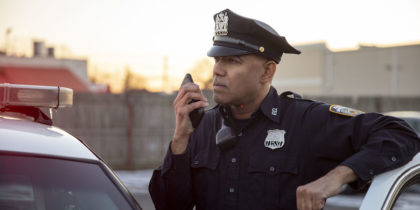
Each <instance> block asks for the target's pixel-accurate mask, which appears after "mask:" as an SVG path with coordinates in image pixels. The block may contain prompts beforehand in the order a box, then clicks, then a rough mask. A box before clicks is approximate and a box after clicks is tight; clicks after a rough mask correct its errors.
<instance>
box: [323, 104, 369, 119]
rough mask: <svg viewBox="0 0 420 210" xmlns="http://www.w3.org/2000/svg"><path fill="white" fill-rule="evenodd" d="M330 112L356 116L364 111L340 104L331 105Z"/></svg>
mask: <svg viewBox="0 0 420 210" xmlns="http://www.w3.org/2000/svg"><path fill="white" fill-rule="evenodd" d="M330 112H332V113H336V114H340V115H344V116H350V117H354V116H357V115H359V114H363V113H364V112H362V111H360V110H357V109H353V108H349V107H345V106H340V105H331V106H330Z"/></svg>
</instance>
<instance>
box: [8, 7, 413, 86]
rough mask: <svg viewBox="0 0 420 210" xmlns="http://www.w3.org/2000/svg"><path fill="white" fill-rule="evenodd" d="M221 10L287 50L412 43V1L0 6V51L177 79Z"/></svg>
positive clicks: (200, 52)
mask: <svg viewBox="0 0 420 210" xmlns="http://www.w3.org/2000/svg"><path fill="white" fill-rule="evenodd" d="M226 8H229V9H231V10H232V11H234V12H236V13H238V14H240V15H243V16H247V17H251V18H254V19H258V20H261V21H263V22H266V23H268V24H269V25H271V26H272V27H273V28H274V29H276V30H277V32H278V33H279V34H280V35H283V36H285V37H286V38H287V40H288V41H289V42H290V43H292V44H293V45H298V46H299V45H302V44H306V43H314V42H319V41H324V42H326V43H327V44H328V46H329V47H330V48H331V49H332V50H341V49H346V48H355V47H357V45H358V44H359V43H364V44H374V45H392V44H399V43H407V42H419V41H420V1H417V0H398V1H396V0H393V1H390V0H351V1H343V0H317V1H314V0H254V1H247V0H232V1H228V0H213V1H200V0H72V1H68V0H0V50H1V49H4V46H5V40H6V30H7V29H8V28H12V32H11V33H10V35H9V42H8V43H11V46H9V48H8V49H9V50H13V51H15V52H17V54H18V55H19V54H26V55H31V54H32V53H31V52H32V43H31V42H32V40H33V39H36V40H44V41H45V42H46V44H47V45H51V46H54V47H56V49H57V50H56V51H58V52H60V53H61V55H63V56H73V57H81V58H87V59H88V63H89V66H88V71H92V69H93V68H96V69H99V70H103V71H111V72H113V71H114V72H115V71H122V70H123V69H124V68H125V67H127V66H128V67H130V69H132V70H133V71H134V72H137V73H140V74H142V75H145V76H150V77H158V76H160V75H161V74H162V69H163V59H164V57H165V56H167V57H168V73H169V76H170V77H179V78H182V76H183V74H185V72H187V71H188V70H189V69H191V68H192V66H193V65H194V63H196V62H197V61H198V60H200V59H202V58H205V57H206V52H207V51H208V49H209V48H210V46H211V44H212V41H211V40H212V36H213V33H214V32H213V28H214V22H213V15H214V14H215V13H217V12H219V11H222V10H224V9H226Z"/></svg>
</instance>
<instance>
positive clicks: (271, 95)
mask: <svg viewBox="0 0 420 210" xmlns="http://www.w3.org/2000/svg"><path fill="white" fill-rule="evenodd" d="M260 110H261V112H262V113H263V114H264V115H265V116H266V117H267V118H269V119H271V120H272V121H274V122H277V123H280V101H279V96H278V94H277V91H276V89H274V88H273V87H270V91H268V94H267V96H266V97H265V98H264V100H263V102H262V103H261V106H260Z"/></svg>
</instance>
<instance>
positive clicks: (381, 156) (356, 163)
mask: <svg viewBox="0 0 420 210" xmlns="http://www.w3.org/2000/svg"><path fill="white" fill-rule="evenodd" d="M355 123H357V124H356V125H355V126H354V127H355V128H354V136H353V138H352V143H353V145H355V146H356V147H355V148H356V149H357V153H355V154H354V155H352V156H350V157H349V158H347V159H346V160H344V161H343V162H342V163H341V165H345V166H348V167H350V168H351V169H353V171H354V172H355V173H356V175H357V176H358V177H359V178H360V179H361V180H362V181H368V180H371V179H372V178H373V176H375V175H378V174H380V173H383V172H385V171H388V170H391V169H394V168H397V167H400V166H402V165H404V164H406V163H407V162H409V161H410V160H411V159H412V158H413V157H414V155H415V154H417V153H418V152H419V149H420V145H419V144H420V140H419V137H418V136H417V134H416V133H415V132H414V131H413V130H412V128H411V127H410V126H409V125H408V124H407V123H406V122H405V121H403V120H401V119H398V118H394V117H389V116H383V115H380V114H377V113H369V114H362V115H360V116H357V117H356V119H355Z"/></svg>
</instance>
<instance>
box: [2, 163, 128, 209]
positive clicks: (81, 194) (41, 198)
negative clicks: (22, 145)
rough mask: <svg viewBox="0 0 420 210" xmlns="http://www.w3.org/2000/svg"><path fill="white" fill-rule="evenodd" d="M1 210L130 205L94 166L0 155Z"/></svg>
mask: <svg viewBox="0 0 420 210" xmlns="http://www.w3.org/2000/svg"><path fill="white" fill-rule="evenodd" d="M0 209H2V210H85V209H86V210H87V209H101V210H125V209H131V207H130V205H129V203H128V202H127V200H125V198H124V197H123V195H122V194H121V192H120V191H119V190H118V189H117V188H116V186H115V185H114V184H113V183H112V182H111V180H110V179H109V178H108V177H107V175H106V174H105V173H104V171H103V170H102V169H101V167H100V166H99V165H97V164H94V163H88V162H79V161H70V160H63V159H51V158H40V157H26V156H9V155H0Z"/></svg>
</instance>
